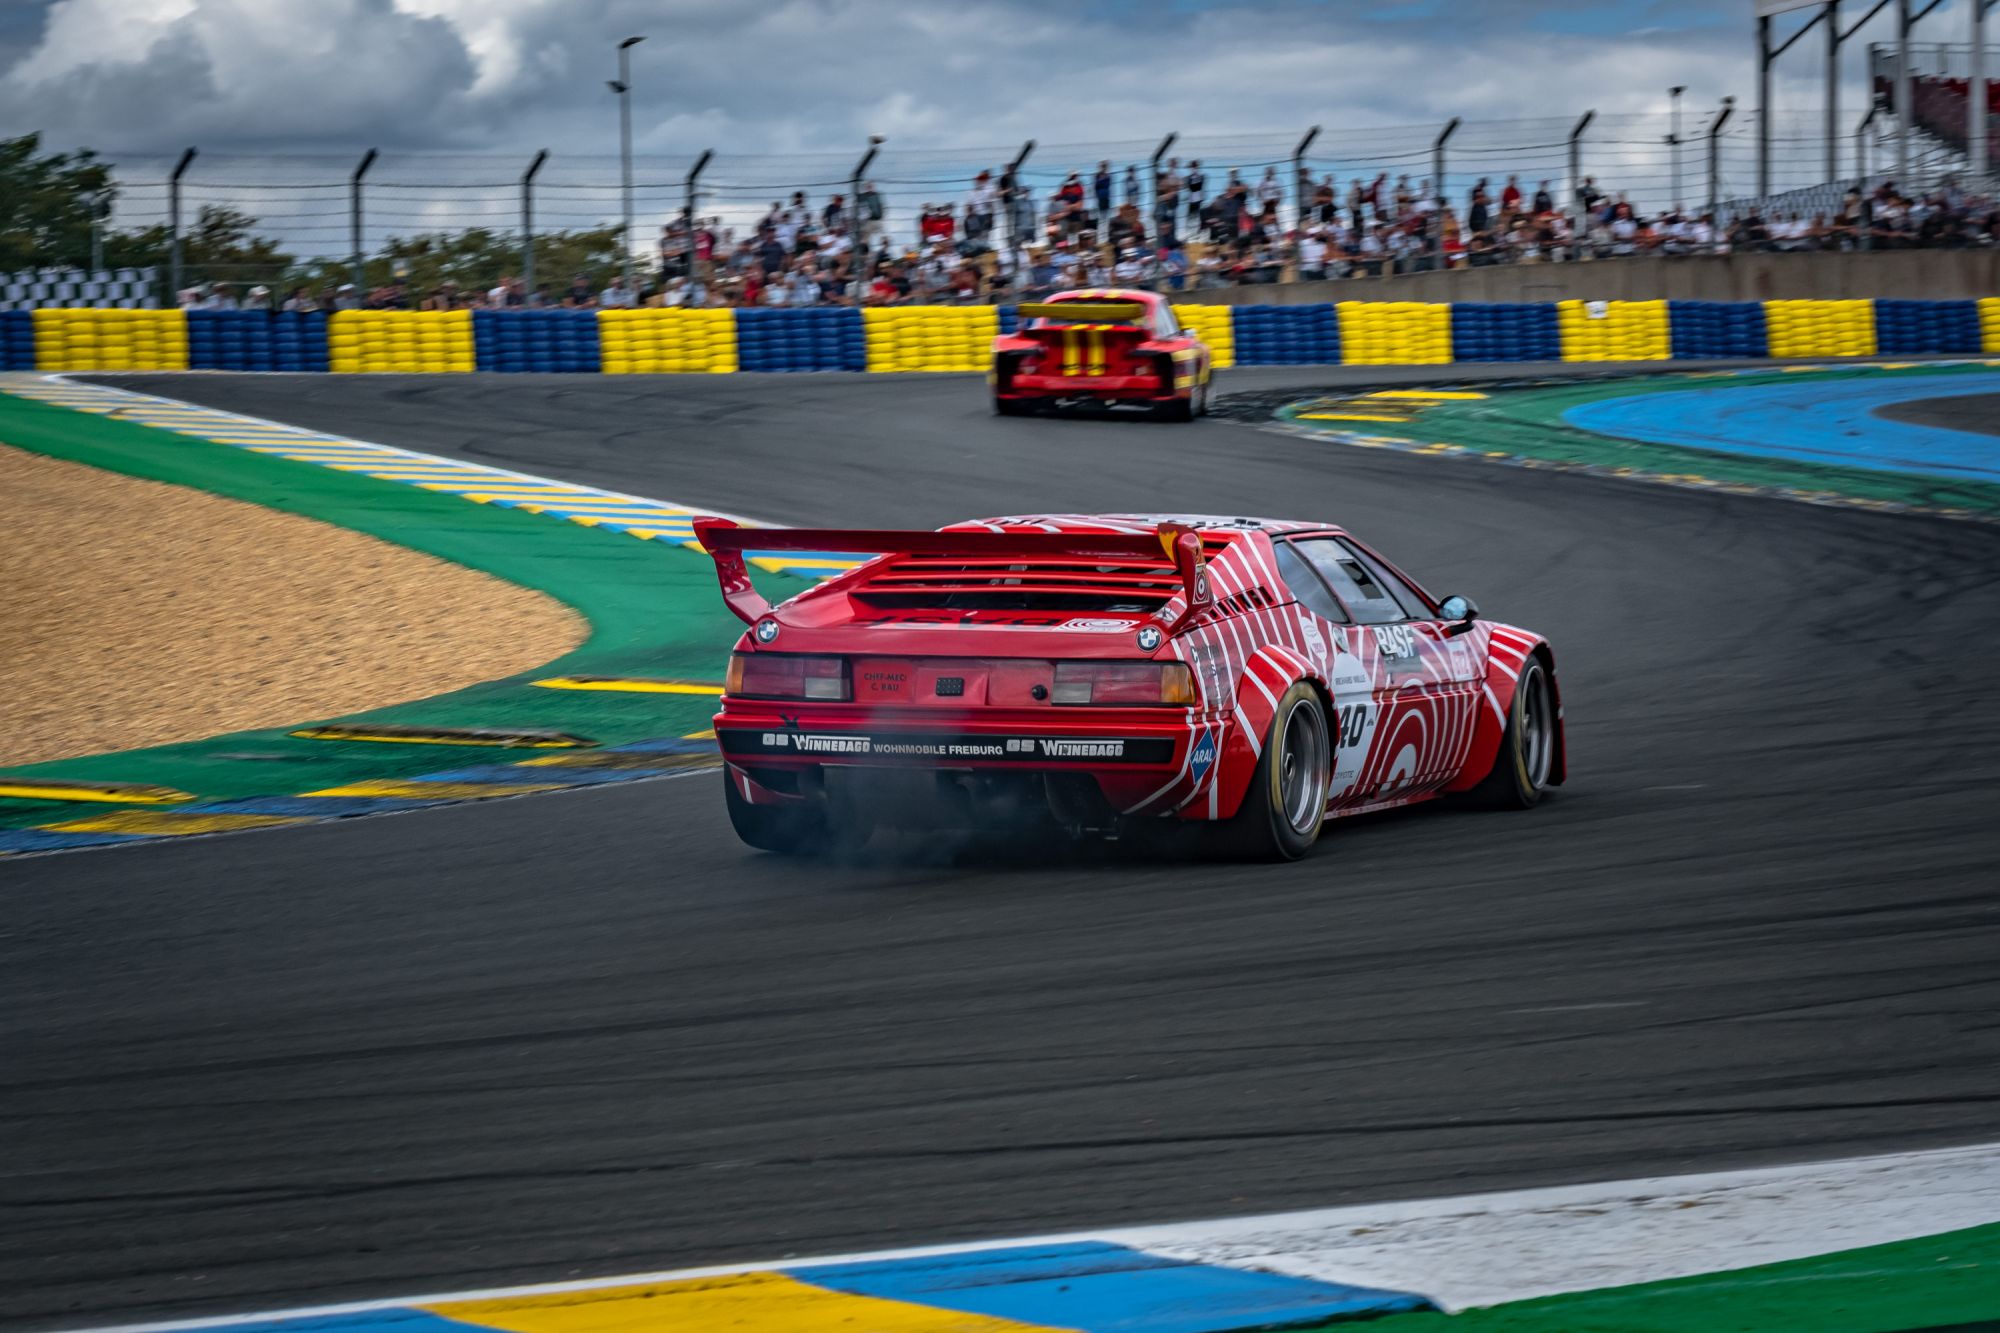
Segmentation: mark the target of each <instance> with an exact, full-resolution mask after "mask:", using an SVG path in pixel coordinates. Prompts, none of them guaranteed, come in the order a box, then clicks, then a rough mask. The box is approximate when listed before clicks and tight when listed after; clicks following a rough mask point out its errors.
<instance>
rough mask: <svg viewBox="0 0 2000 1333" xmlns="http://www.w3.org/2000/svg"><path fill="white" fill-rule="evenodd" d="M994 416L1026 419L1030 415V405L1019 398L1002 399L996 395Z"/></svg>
mask: <svg viewBox="0 0 2000 1333" xmlns="http://www.w3.org/2000/svg"><path fill="white" fill-rule="evenodd" d="M993 415H995V416H1000V417H1024V416H1026V415H1028V404H1026V403H1024V402H1022V401H1021V400H1020V399H1018V398H1001V397H999V396H998V395H996V396H995V397H994V399H993Z"/></svg>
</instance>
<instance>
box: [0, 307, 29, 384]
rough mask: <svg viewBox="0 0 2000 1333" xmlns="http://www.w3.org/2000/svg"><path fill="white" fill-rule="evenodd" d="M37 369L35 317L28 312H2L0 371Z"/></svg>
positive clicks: (0, 318)
mask: <svg viewBox="0 0 2000 1333" xmlns="http://www.w3.org/2000/svg"><path fill="white" fill-rule="evenodd" d="M34 368H35V317H34V315H33V313H31V312H30V311H26V310H0V370H33V369H34Z"/></svg>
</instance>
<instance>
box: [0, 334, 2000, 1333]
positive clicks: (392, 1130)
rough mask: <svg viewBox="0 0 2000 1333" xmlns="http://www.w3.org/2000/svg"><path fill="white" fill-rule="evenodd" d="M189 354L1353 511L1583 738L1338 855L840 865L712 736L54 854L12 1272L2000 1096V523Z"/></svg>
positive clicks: (1036, 1190) (1120, 491) (829, 1213)
mask: <svg viewBox="0 0 2000 1333" xmlns="http://www.w3.org/2000/svg"><path fill="white" fill-rule="evenodd" d="M1430 373H1432V374H1436V373H1438V372H1430ZM1453 373H1455V372H1453ZM1423 374H1424V372H1417V373H1415V374H1414V375H1410V376H1404V377H1402V378H1405V379H1410V378H1419V377H1421V376H1422V375H1423ZM1460 377H1462V376H1460ZM1393 378H1396V377H1395V376H1392V375H1390V374H1387V373H1384V372H1359V373H1357V372H1352V371H1347V372H1342V371H1337V370H1310V369H1294V370H1286V371H1269V372H1264V371H1258V372H1237V373H1233V374H1230V375H1228V376H1226V377H1225V379H1224V383H1223V388H1224V389H1225V390H1244V389H1269V388H1275V387H1278V386H1281V385H1285V384H1291V383H1296V384H1299V385H1301V386H1306V387H1320V386H1330V385H1335V384H1340V383H1355V382H1361V381H1367V382H1386V381H1388V380H1390V379H1393ZM127 382H129V381H127ZM136 387H149V386H148V385H147V384H146V383H145V382H144V381H141V382H140V383H139V384H138V385H137V386H136ZM150 387H154V388H157V389H158V390H159V391H161V392H164V393H169V394H172V395H175V396H178V397H184V398H192V399H195V400H197V401H200V402H203V403H207V404H211V405H216V406H221V407H226V408H233V409H238V410H242V411H247V412H251V413H255V414H258V415H267V416H274V417H278V418H280V419H284V420H288V421H294V422H297V423H300V424H303V425H307V426H312V427H317V428H321V429H330V430H335V431H342V432H346V433H350V434H353V435H357V436H360V437H362V438H366V439H374V440H379V441H384V442H389V443H395V444H400V445H407V446H413V447H416V448H420V449H427V450H433V451H436V452H439V453H445V454H451V455H454V456H462V457H469V458H475V459H478V460H480V461H483V462H488V463H497V464H504V465H508V466H512V467H518V468H521V469H523V470H528V471H534V472H540V473H546V474H549V475H554V476H559V477H566V478H573V479H576V480H579V481H586V482H592V483H596V484H600V485H608V486H612V487H616V488H618V489H622V490H630V491H636V492H639V493H642V494H649V495H657V496H660V497H665V498H672V499H676V500H680V501H690V502H697V503H701V504H705V505H712V506H715V507H718V508H722V509H727V510H733V511H737V512H740V513H745V514H749V515H753V516H758V517H764V518H769V519H774V520H779V521H789V522H796V523H809V522H810V523H830V524H907V525H922V526H929V525H934V524H938V523H941V522H944V521H947V520H951V519H956V518H961V517H965V516H969V515H980V514H988V513H1005V512H1010V511H1016V512H1018V511H1024V510H1035V509H1044V508H1055V509H1078V510H1091V509H1142V510H1143V509H1150V508H1160V509H1169V510H1193V511H1204V512H1222V513H1276V514H1294V515H1302V516H1313V517H1320V516H1324V517H1329V518H1334V519H1339V520H1343V521H1345V522H1347V523H1348V524H1349V525H1350V526H1352V527H1353V528H1354V529H1355V530H1357V531H1358V532H1360V533H1362V534H1364V535H1365V536H1367V537H1368V538H1370V539H1373V540H1376V541H1379V542H1380V543H1381V544H1382V545H1383V546H1384V547H1385V548H1386V549H1387V550H1388V551H1390V552H1391V553H1392V554H1394V555H1395V556H1396V557H1397V558H1398V559H1399V560H1400V561H1402V562H1403V563H1405V564H1406V565H1407V566H1408V567H1409V568H1410V569H1411V571H1412V572H1413V573H1415V574H1416V575H1417V576H1418V577H1419V578H1420V579H1422V580H1424V581H1426V582H1427V583H1429V584H1430V585H1431V587H1432V588H1433V590H1434V591H1438V592H1467V593H1471V594H1473V595H1475V596H1476V597H1477V598H1478V600H1479V602H1480V603H1481V605H1482V606H1483V607H1484V608H1485V609H1486V610H1487V611H1488V613H1489V614H1492V615H1494V616H1496V617H1499V618H1503V619H1507V620H1511V621H1514V622H1517V623H1521V624H1525V625H1529V626H1534V627H1537V628H1540V629H1542V630H1544V631H1546V632H1547V633H1548V634H1550V636H1551V637H1552V638H1553V641H1554V643H1555V645H1556V649H1557V655H1558V657H1557V660H1558V665H1559V667H1560V670H1561V674H1562V680H1563V686H1564V694H1565V696H1566V704H1567V708H1568V716H1569V721H1570V737H1571V771H1572V773H1573V779H1572V783H1571V785H1570V786H1568V787H1567V788H1564V789H1563V790H1562V791H1560V792H1559V793H1557V795H1556V796H1555V797H1554V798H1553V799H1552V800H1550V801H1548V802H1546V803H1545V804H1544V805H1543V806H1542V807H1541V808H1539V809H1537V810H1535V811H1532V812H1529V813H1525V814H1476V813H1460V812H1453V811H1443V810H1434V809H1424V810H1417V811H1412V812H1408V813H1406V814H1401V815H1391V816H1386V817H1378V818H1373V819H1368V820H1361V821H1353V822H1350V823H1347V824H1343V825H1339V826H1336V827H1334V828H1333V829H1331V830H1330V831H1329V834H1328V836H1327V838H1326V840H1325V841H1324V843H1323V844H1322V846H1321V849H1320V851H1319V852H1318V854H1316V855H1315V856H1313V857H1312V858H1311V859H1309V860H1307V861H1305V862H1304V863H1302V864H1298V865H1293V866H1283V867H1267V866H1235V865H1227V864H1212V863H1211V864H1184V863H1180V862H1176V861H1171V860H1150V861H1149V860H1145V859H1142V858H1137V857H1135V856H1132V855H1119V854H1112V855H1108V856H1104V855H1089V854H1074V853H1069V852H1066V851H1063V850H1060V849H1049V848H1041V847H1000V848H994V847H984V848H973V849H970V850H968V849H963V848H951V847H946V846H942V845H940V846H924V845H922V844H911V843H907V842H906V843H903V844H900V845H898V846H896V847H893V848H891V849H890V852H889V853H888V854H885V855H884V856H882V857H879V858H877V859H876V860H873V861H871V862H869V863H866V864H859V865H821V866H803V867H802V866H801V865H799V864H795V863H791V862H786V861H782V860H777V859H772V858H768V857H762V856H757V855H754V854H751V853H748V852H746V851H745V850H744V849H743V848H741V847H740V846H738V845H737V843H736V842H735V840H734V838H733V837H732V836H731V834H730V832H729V830H728V826H727V824H726V822H725V821H724V819H723V817H722V812H721V793H719V792H718V791H716V790H715V786H716V779H715V778H714V777H713V775H701V776H698V777H695V778H691V779H681V780H673V781H663V782H657V783H643V784H636V785H630V786H612V787H606V788H599V789H594V790H592V789H586V790H583V791H579V792H573V793H564V794H558V795H553V796H549V797H542V798H528V799H525V800H517V801H508V802H496V803H490V804H473V805H465V806H458V807H452V808H447V809H443V810H440V811H436V812H431V813H424V814H419V815H406V816H398V817H392V818H385V819H374V820H365V821H352V822H346V823H333V824H322V825H315V826H307V827H302V828H298V829H292V830H283V831H278V832H271V833H260V834H250V835H242V836H234V837H226V838H217V839H207V840H201V841H194V842H188V843H152V844H147V845H143V846H137V847H133V848H129V849H114V850H109V851H93V852H87V853H83V854H74V855H63V856H55V857H44V858H37V859H32V860H27V861H23V862H19V863H17V864H13V865H7V866H0V891H4V907H5V911H4V915H0V1117H3V1118H0V1320H4V1321H5V1322H7V1323H9V1324H11V1325H34V1326H41V1327H53V1326H59V1325H65V1324H71V1325H74V1324H83V1323H93V1322H106V1321H109V1320H113V1319H131V1318H137V1317H140V1316H166V1315H193V1314H197V1313H210V1312H227V1311H237V1310H248V1309H259V1308H269V1307H272V1306H276V1305H281V1304H295V1303H300V1302H304V1301H327V1300H336V1299H350V1298H363V1297H373V1296H386V1295H396V1294H407V1293H411V1292H421V1291H436V1290H444V1289H450V1288H453V1287H460V1288H463V1287H468V1286H478V1285H491V1284H496V1283H502V1282H522V1281H533V1280H555V1279H561V1278H565V1277H571V1276H582V1275H593V1274H603V1273H615V1272H621V1271H635V1270H641V1269H650V1268H659V1267H665V1266H678V1265H686V1264H696V1263H707V1262H727V1261H761V1260H769V1259H774V1258H778V1257H780V1256H785V1255H802V1256H803V1255H815V1254H826V1253H832V1252H838V1251H852V1250H857V1249H862V1248H870V1247H878V1246H886V1245H895V1244H904V1243H925V1242H941V1241H950V1240H959V1239H981V1238H993V1237H1005V1236H1009V1235H1021V1234H1032V1233H1045V1232H1050V1231H1057V1230H1063V1229H1069V1228H1076V1227H1083V1226H1094V1225H1103V1224H1112V1223H1123V1222H1139V1221H1167V1220H1178V1219H1193V1218H1199V1217H1204V1216H1215V1215H1223V1214H1233V1213H1234V1214H1240V1213H1248V1212H1262V1211H1269V1210H1275V1209H1285V1208H1295V1207H1307V1206H1315V1205H1331V1204H1339V1203H1352V1202H1358V1201H1363V1200H1368V1199H1378V1198H1397V1197H1418V1196H1429V1195H1439V1194H1450V1193H1459V1192H1464V1191H1470V1190H1482V1189H1490V1188H1505V1187H1512V1186H1523V1185H1531V1184H1550V1183H1559V1182H1566V1181H1583V1180H1592V1179H1610V1178H1619V1177H1630V1176H1638V1175H1647V1174H1655V1173H1670V1172H1678V1171H1685V1170H1692V1169H1697V1168H1721V1167H1728V1166H1740V1165H1750V1164H1757V1163H1767V1162H1778V1161H1802V1160H1810V1159H1814V1158H1823V1157H1832V1156H1838V1155H1844V1154H1851V1153H1861V1152H1870V1151H1881V1150H1888V1149H1895V1148H1906V1147H1919V1146H1929V1145H1940V1144H1948V1143H1956V1142H1974V1141H1982V1140H1989V1139H1992V1138H1994V1137H1996V1134H1995V1128H1996V1124H2000V1075H1996V1072H1995V1071H1996V1069H2000V1020H1996V1019H1995V1017H1994V1015H1995V1013H1996V1012H2000V972H1996V968H1995V966H1994V960H1995V958H1996V957H2000V903H1996V896H1995V888H1996V884H1995V878H1996V877H1995V871H1994V867H1995V865H1996V864H2000V821H1996V820H1995V818H1994V816H1995V814H1996V808H1995V801H1994V792H1995V791H1996V789H2000V788H1996V783H2000V701H1996V691H1995V690H1994V687H1993V681H1992V667H1993V663H1994V662H1995V660H1996V659H1997V658H2000V589H1996V580H1995V573H1996V571H2000V533H1995V532H1994V531H1993V530H1992V529H1991V528H1988V527H1984V526H1978V525H1970V524H1964V525H1954V524H1950V523H1946V522H1941V521H1933V520H1927V519H1917V518H1901V517H1885V516H1879V515H1871V514H1865V513H1857V512H1850V511H1840V510H1831V509H1820V508H1813V507H1808V506H1803V505H1795V504H1788V503H1781V502H1776V501H1768V500H1761V499H1756V498H1750V497H1737V496H1728V495H1721V494H1711V493H1707V492H1700V491H1690V490H1681V489H1671V488H1655V487H1651V486H1647V485H1643V484H1638V483H1631V482H1619V481H1612V480H1603V479H1598V478H1594V477H1586V476H1574V475H1558V474H1554V473H1547V472H1537V471H1529V470H1523V469H1517V468H1510V467H1502V466H1496V465H1485V464H1479V463H1469V462H1464V461H1458V460H1447V459H1433V458H1421V457H1414V456H1409V455H1403V454H1395V453H1386V452H1376V451H1370V450H1359V449H1353V448H1347V447H1340V446H1335V445H1330V444H1326V443H1324V442H1317V441H1313V440H1308V439H1303V438H1298V437H1294V436H1289V435H1283V434H1279V433H1275V432H1270V431H1260V430H1256V429H1252V428H1249V427H1246V426H1243V425H1240V424H1232V423H1228V422H1222V421H1208V422H1203V423H1198V424H1195V425H1189V426H1176V425H1165V424H1157V425H1156V424H1138V423H1130V422H1122V421H1121V422H1107V421H1095V420H999V419H996V418H994V417H992V416H990V415H988V414H987V411H986V407H985V403H984V396H983V391H982V389H981V386H980V385H979V384H978V382H977V381H976V380H975V379H971V378H961V377H940V378H884V377H863V376H853V377H839V376H828V377H817V376H813V377H807V376H799V377H755V376H736V377H716V378H713V379H708V378H697V377H687V378H684V379H683V378H676V379H652V378H647V379H641V378H637V377H634V378H632V379H625V378H619V377H603V378H599V377H587V376H578V377H546V378H541V377H531V376H509V377H466V378H444V377H424V378H421V379H419V378H407V379H406V378H389V377H375V376H328V377H313V378H299V379H290V378H287V377H254V378H252V377H246V378H230V377H225V376H199V377H194V376H189V377H185V378H164V379H161V380H158V381H155V382H154V383H153V384H152V385H151V386H150ZM691 558H692V557H691Z"/></svg>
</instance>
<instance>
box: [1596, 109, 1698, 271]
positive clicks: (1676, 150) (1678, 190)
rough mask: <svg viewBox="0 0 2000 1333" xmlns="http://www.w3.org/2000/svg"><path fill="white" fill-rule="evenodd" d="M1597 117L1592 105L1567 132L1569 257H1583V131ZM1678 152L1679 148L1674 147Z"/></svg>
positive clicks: (1677, 186)
mask: <svg viewBox="0 0 2000 1333" xmlns="http://www.w3.org/2000/svg"><path fill="white" fill-rule="evenodd" d="M1596 119H1597V109H1596V108H1595V107H1592V108H1591V109H1590V110H1588V111H1586V112H1584V113H1583V116H1582V118H1581V119H1579V120H1578V121H1577V122H1576V128H1575V129H1573V130H1571V131H1570V132H1569V257H1570V258H1571V259H1581V258H1583V237H1584V225H1583V132H1584V131H1585V130H1587V129H1589V128H1590V122H1591V121H1593V120H1596ZM1674 152H1675V153H1679V152H1680V149H1679V148H1676V149H1674ZM1674 192H1675V193H1676V194H1678V193H1679V192H1680V186H1679V182H1678V181H1676V182H1675V186H1674Z"/></svg>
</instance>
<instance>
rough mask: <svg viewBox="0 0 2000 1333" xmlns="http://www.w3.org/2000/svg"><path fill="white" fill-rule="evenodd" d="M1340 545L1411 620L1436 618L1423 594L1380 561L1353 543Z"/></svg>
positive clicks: (1345, 542) (1347, 542) (1345, 541)
mask: <svg viewBox="0 0 2000 1333" xmlns="http://www.w3.org/2000/svg"><path fill="white" fill-rule="evenodd" d="M1340 544H1341V545H1342V546H1344V547H1346V548H1347V549H1348V551H1350V552H1351V553H1352V554H1353V556H1354V558H1355V559H1356V560H1358V561H1360V562H1361V567H1362V568H1363V569H1366V570H1367V571H1368V572H1369V573H1370V574H1373V575H1374V576H1375V581H1376V582H1377V583H1379V584H1381V585H1382V586H1383V587H1385V588H1387V589H1388V590H1389V595H1390V596H1391V597H1394V598H1395V599H1396V601H1397V603H1398V604H1399V605H1401V606H1402V608H1403V610H1404V612H1405V613H1407V614H1408V615H1409V617H1410V619H1412V620H1430V619H1432V618H1433V617H1434V616H1436V614H1437V613H1436V612H1435V611H1433V610H1432V609H1431V607H1430V604H1429V603H1428V602H1426V601H1424V597H1423V594H1422V593H1420V592H1418V591H1417V590H1416V589H1415V588H1412V587H1411V586H1410V585H1409V584H1408V583H1407V582H1405V581H1404V580H1402V579H1399V578H1397V577H1396V575H1395V572H1394V571H1393V570H1390V569H1388V568H1386V567H1385V566H1384V565H1383V564H1382V562H1381V561H1380V560H1377V559H1376V558H1375V557H1374V556H1372V555H1370V554H1368V552H1366V551H1364V550H1362V549H1360V548H1359V547H1357V546H1356V545H1355V544H1354V543H1353V542H1351V541H1347V540H1345V539H1343V540H1342V541H1341V543H1340Z"/></svg>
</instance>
